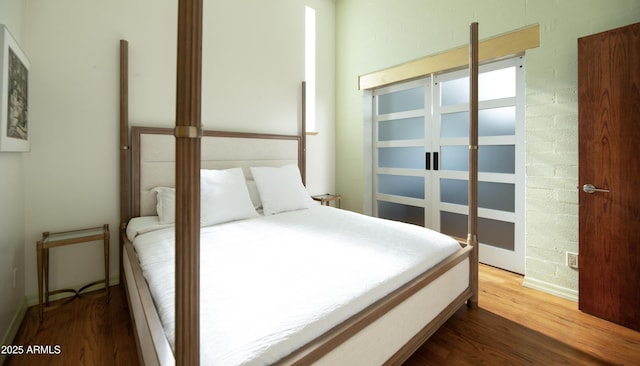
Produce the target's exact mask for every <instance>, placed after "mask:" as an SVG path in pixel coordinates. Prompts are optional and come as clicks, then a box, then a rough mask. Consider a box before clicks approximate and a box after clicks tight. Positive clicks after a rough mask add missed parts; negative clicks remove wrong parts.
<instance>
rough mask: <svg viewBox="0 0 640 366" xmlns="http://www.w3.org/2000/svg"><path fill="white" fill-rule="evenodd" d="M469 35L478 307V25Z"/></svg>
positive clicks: (470, 239) (473, 303)
mask: <svg viewBox="0 0 640 366" xmlns="http://www.w3.org/2000/svg"><path fill="white" fill-rule="evenodd" d="M469 29H470V32H469V33H470V35H469V38H470V40H469V231H468V234H467V244H468V245H471V246H472V247H473V251H472V253H471V286H472V291H473V295H472V296H471V298H470V299H469V301H468V302H467V304H468V305H469V306H470V307H471V308H477V307H478V249H479V248H478V23H477V22H474V23H471V25H470V27H469Z"/></svg>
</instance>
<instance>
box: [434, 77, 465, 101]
mask: <svg viewBox="0 0 640 366" xmlns="http://www.w3.org/2000/svg"><path fill="white" fill-rule="evenodd" d="M440 100H441V105H452V104H462V103H469V78H468V77H464V78H461V79H455V80H448V81H443V82H441V83H440Z"/></svg>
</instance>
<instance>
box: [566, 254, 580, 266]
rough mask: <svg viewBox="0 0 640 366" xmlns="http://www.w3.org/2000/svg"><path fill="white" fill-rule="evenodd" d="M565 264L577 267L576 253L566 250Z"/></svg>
mask: <svg viewBox="0 0 640 366" xmlns="http://www.w3.org/2000/svg"><path fill="white" fill-rule="evenodd" d="M567 266H568V267H570V268H573V269H578V253H572V252H567Z"/></svg>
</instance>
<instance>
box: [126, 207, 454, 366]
mask: <svg viewBox="0 0 640 366" xmlns="http://www.w3.org/2000/svg"><path fill="white" fill-rule="evenodd" d="M154 226H155V224H154V221H153V218H140V219H137V220H136V221H135V222H132V224H131V225H130V227H129V230H128V234H130V236H131V237H133V236H134V235H136V231H137V232H144V234H139V235H138V236H137V237H135V240H134V241H133V243H134V247H135V248H136V251H137V253H138V255H139V258H140V262H141V266H142V270H143V272H144V275H145V277H146V278H147V281H148V282H149V287H150V290H151V293H152V295H153V297H154V301H155V303H156V306H157V308H158V312H159V314H160V318H161V320H162V322H163V326H164V328H165V332H166V334H167V337H168V339H169V343H170V344H171V345H172V347H173V345H174V312H175V310H174V302H175V301H174V290H173V289H174V277H175V276H174V265H175V261H174V256H173V253H174V244H173V243H174V235H175V234H174V232H173V228H171V227H169V228H166V227H165V228H159V229H158V230H152V228H154ZM136 227H137V228H138V229H136ZM200 246H201V256H200V261H201V266H200V271H201V273H200V287H201V295H200V296H201V298H200V303H201V305H200V309H201V325H200V328H201V335H200V343H201V347H200V349H201V358H200V359H201V362H202V364H203V365H239V364H243V365H264V364H271V363H273V362H275V361H277V360H279V359H280V358H282V357H284V356H286V355H287V354H289V353H291V352H292V351H294V350H296V349H297V348H299V347H301V346H303V345H304V344H306V343H308V342H309V341H311V340H313V339H314V338H316V337H317V336H319V335H321V334H322V333H324V332H326V331H328V330H329V329H331V328H332V327H333V326H335V325H337V324H339V323H340V322H342V321H344V320H346V319H347V318H349V317H350V316H351V315H353V314H355V313H357V312H358V311H360V310H362V309H364V308H365V307H366V306H368V305H369V304H371V303H373V302H375V301H376V300H377V299H379V298H381V297H383V296H384V295H386V294H388V293H389V292H391V291H393V290H394V289H395V288H397V287H399V286H400V285H402V284H404V283H405V282H407V281H409V280H410V279H412V278H414V277H415V276H417V275H418V274H420V273H422V272H424V271H425V270H427V269H429V268H431V267H432V266H434V265H435V264H437V263H439V262H440V261H442V260H443V259H444V258H446V257H447V256H449V255H450V254H452V253H454V252H455V251H457V250H459V249H460V246H459V244H458V243H457V242H456V241H455V240H453V239H451V238H449V237H447V236H445V235H442V234H439V233H437V232H434V231H431V230H426V229H424V228H421V227H417V226H414V225H409V224H403V223H399V222H392V221H388V220H381V219H376V218H371V217H368V216H364V215H359V214H355V213H352V212H349V211H345V210H338V209H334V208H331V207H326V206H317V207H314V208H311V209H307V210H300V211H294V212H287V213H282V214H278V215H274V216H267V217H259V218H255V219H249V220H242V221H236V222H232V223H227V224H222V225H216V226H212V227H206V228H202V231H201V243H200Z"/></svg>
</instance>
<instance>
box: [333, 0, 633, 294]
mask: <svg viewBox="0 0 640 366" xmlns="http://www.w3.org/2000/svg"><path fill="white" fill-rule="evenodd" d="M473 21H478V22H479V25H480V26H479V30H480V38H481V39H483V38H488V37H491V36H495V35H498V34H501V33H505V32H508V31H511V30H514V29H518V28H521V27H524V26H527V25H530V24H535V23H539V24H540V29H541V30H540V33H541V34H540V37H541V41H540V43H541V45H540V48H537V49H533V50H530V51H528V52H527V55H526V85H527V86H526V93H527V97H526V104H527V107H526V132H525V133H526V175H527V176H526V209H527V223H526V243H525V245H526V253H527V254H526V255H527V257H526V277H525V278H526V281H527V283H528V284H529V285H533V286H537V287H539V288H542V289H544V290H546V291H550V292H555V293H560V294H562V295H566V296H567V297H572V296H575V294H576V293H577V292H576V291H577V289H578V273H577V272H576V271H574V270H572V269H570V268H568V267H567V266H565V263H564V260H565V259H564V258H565V257H564V255H565V254H564V253H565V252H566V251H572V252H577V251H578V192H577V189H576V186H577V185H578V181H577V180H578V141H577V135H578V134H577V131H578V124H577V117H578V116H577V115H578V105H577V54H576V49H577V38H578V37H581V36H585V35H589V34H592V33H596V32H600V31H604V30H607V29H611V28H616V27H619V26H623V25H627V24H631V23H635V22H638V21H640V1H638V0H588V1H586V0H566V1H556V0H539V1H527V0H486V1H475V0H451V1H446V2H445V1H435V0H431V1H412V0H397V1H393V2H389V1H383V0H338V1H337V3H336V34H337V39H336V55H337V58H336V59H337V67H336V80H337V83H336V100H337V102H336V156H337V157H338V159H337V160H336V188H337V190H338V192H339V193H341V194H342V195H343V202H342V203H343V207H346V208H348V209H352V210H355V211H362V210H363V194H364V191H363V186H364V182H363V179H364V178H363V171H364V170H363V169H364V167H363V133H364V131H363V127H362V126H363V123H362V122H363V93H362V92H361V91H358V90H357V84H356V83H357V80H358V76H359V75H363V74H367V73H370V72H372V71H376V70H381V69H385V68H387V67H390V66H394V65H397V64H401V63H403V62H406V61H410V60H413V59H417V58H420V57H424V56H427V55H431V54H434V53H438V52H442V51H446V50H449V49H452V48H455V47H458V46H462V45H465V44H467V43H468V33H469V31H468V29H469V28H468V27H469V24H470V23H471V22H473Z"/></svg>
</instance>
